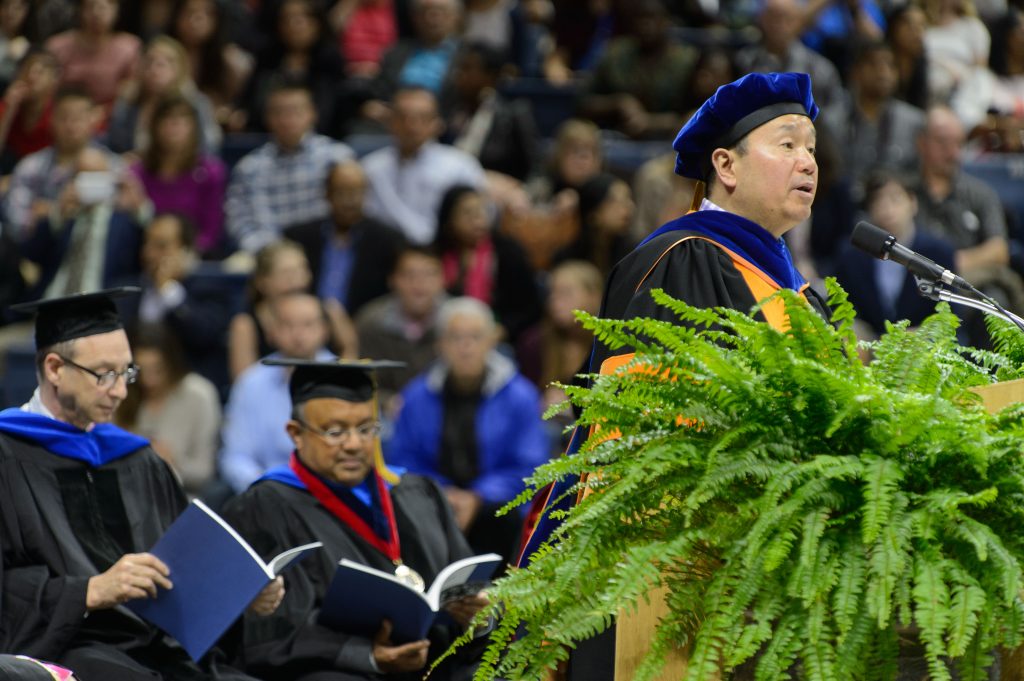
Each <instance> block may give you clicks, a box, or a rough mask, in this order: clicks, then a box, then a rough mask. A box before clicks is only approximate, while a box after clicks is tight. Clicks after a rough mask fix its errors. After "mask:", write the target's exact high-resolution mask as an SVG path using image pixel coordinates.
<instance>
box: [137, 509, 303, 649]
mask: <svg viewBox="0 0 1024 681" xmlns="http://www.w3.org/2000/svg"><path fill="white" fill-rule="evenodd" d="M321 546H323V544H321V543H320V542H313V543H312V544H304V545H303V546H297V547H295V548H293V549H289V550H288V551H285V552H284V553H281V554H279V555H278V556H275V557H274V558H273V559H272V560H271V561H270V562H269V563H267V562H264V561H263V559H262V558H260V556H259V555H258V554H257V553H256V552H255V551H254V550H253V548H252V547H251V546H249V544H248V543H247V542H246V541H245V540H244V539H242V536H241V535H239V534H238V532H236V531H235V529H234V528H233V527H231V526H230V525H228V523H227V521H225V520H224V519H223V518H221V517H220V516H219V515H217V514H216V513H214V512H213V511H212V510H211V509H210V508H209V507H208V506H206V504H204V503H203V502H201V501H199V500H198V499H197V500H194V501H192V503H191V504H189V506H188V508H186V509H185V511H184V512H183V513H182V514H181V515H180V516H178V518H177V520H175V521H174V523H173V524H172V525H171V526H170V527H169V528H167V532H165V533H164V536H163V537H161V538H160V541H158V542H157V543H156V545H155V546H154V547H153V548H152V549H150V553H152V554H153V555H154V556H156V557H157V558H159V559H160V560H162V561H163V562H164V563H165V564H166V565H167V567H168V568H170V571H171V575H170V579H171V583H172V584H173V585H174V588H173V589H170V590H167V589H160V590H159V591H158V593H157V597H156V598H141V599H138V600H134V601H129V602H128V603H126V604H125V605H126V606H127V607H128V609H129V610H131V611H132V612H134V613H135V614H137V615H139V616H140V617H142V618H143V619H145V620H147V621H149V622H151V623H152V624H155V625H156V626H158V627H160V628H161V629H163V630H164V631H165V632H167V633H168V634H170V635H171V636H173V637H174V638H176V639H177V640H178V642H179V643H180V644H181V646H182V647H183V648H184V649H185V650H186V651H187V652H188V654H189V655H190V656H191V657H192V659H193V660H198V659H199V658H201V657H202V656H203V655H205V654H206V651H208V650H209V649H210V648H212V647H213V645H214V644H215V643H216V642H217V639H219V638H220V637H221V636H222V635H223V634H224V632H225V631H227V628H228V627H230V626H231V624H232V623H233V622H234V621H235V620H236V619H237V618H238V616H239V615H241V614H242V613H243V612H244V611H245V609H246V608H247V607H248V606H249V603H251V602H252V600H253V599H254V598H256V596H257V595H258V594H259V592H260V591H261V590H262V589H263V587H265V586H267V585H268V584H269V583H270V582H271V581H272V580H273V579H274V578H275V577H276V576H277V575H279V574H280V573H281V571H282V570H284V569H285V568H286V567H288V566H289V565H291V564H292V563H294V562H295V561H297V560H299V559H300V558H302V557H303V556H305V555H306V553H308V552H309V551H312V550H313V549H317V548H320V547H321Z"/></svg>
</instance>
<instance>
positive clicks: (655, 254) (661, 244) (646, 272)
mask: <svg viewBox="0 0 1024 681" xmlns="http://www.w3.org/2000/svg"><path fill="white" fill-rule="evenodd" d="M817 115H818V107H817V105H816V104H815V103H814V97H813V95H812V94H811V79H810V76H808V75H807V74H804V73H752V74H748V75H746V76H743V77H742V78H740V79H738V80H736V81H734V82H732V83H729V84H728V85H723V86H722V87H720V88H719V89H718V91H717V92H716V93H715V94H714V95H712V96H711V97H710V98H709V99H708V100H707V101H706V102H704V104H703V105H701V107H700V108H699V109H698V110H697V112H696V113H695V114H694V115H693V117H691V118H690V120H689V121H688V122H687V123H686V124H685V125H684V126H683V128H682V130H680V131H679V134H678V135H677V136H676V139H675V142H673V144H672V148H673V149H675V151H676V152H677V154H678V156H677V160H676V173H678V174H679V175H682V176H684V177H690V178H693V179H696V180H698V181H699V182H698V185H697V191H696V193H695V195H694V199H693V203H692V205H691V210H690V212H689V213H687V214H686V215H683V216H682V217H680V218H677V219H676V220H673V221H672V222H669V223H668V224H666V225H664V226H662V227H661V228H660V229H658V230H657V231H655V232H654V233H653V234H651V235H650V236H649V237H647V239H645V240H644V241H643V242H642V243H641V244H640V245H639V246H637V248H636V249H635V250H634V251H633V252H632V253H630V254H629V255H628V256H626V257H625V258H623V259H622V260H621V261H620V262H619V263H618V264H617V265H616V266H615V267H614V268H613V269H612V272H611V274H610V275H609V277H608V282H607V284H606V286H605V294H604V300H603V301H602V304H601V313H600V316H601V317H602V318H610V319H631V318H634V317H652V318H656V319H664V320H668V321H675V320H676V318H675V316H674V315H673V314H672V313H671V312H670V311H668V310H666V309H664V308H662V307H659V306H658V305H656V304H655V303H654V301H653V300H652V298H651V296H650V291H651V290H652V289H656V288H661V289H664V290H665V292H666V293H668V294H669V295H671V296H673V297H675V298H678V299H680V300H682V301H684V302H686V303H689V304H690V305H694V306H697V307H728V308H733V309H736V310H740V311H743V312H747V311H749V310H750V309H751V308H752V307H753V306H754V305H755V304H756V303H757V302H758V301H761V300H764V299H765V298H768V297H769V296H771V295H772V294H773V293H776V292H777V291H779V290H781V289H783V288H789V289H792V290H795V291H798V292H799V293H800V294H801V295H802V296H803V297H804V298H805V299H806V300H807V302H808V303H809V304H810V305H811V306H812V307H814V309H816V310H817V311H818V312H819V313H820V314H821V315H822V316H825V317H827V316H828V313H827V309H828V308H827V304H826V303H825V301H824V299H823V298H822V297H821V296H820V295H819V294H818V293H816V292H815V291H813V290H811V288H810V286H809V285H808V284H807V282H806V281H805V280H804V278H803V277H802V276H801V275H800V273H799V272H798V271H797V270H796V268H795V267H794V265H793V260H792V258H791V256H790V254H789V250H788V249H787V248H786V244H785V242H784V241H783V239H782V236H783V235H784V234H785V233H786V232H788V231H789V230H791V229H793V228H794V227H795V226H796V225H797V224H799V223H800V222H803V221H804V220H806V219H807V218H808V217H810V214H811V204H812V202H813V201H814V194H815V191H816V190H817V185H818V165H817V163H816V161H815V159H814V152H815V140H816V137H817V135H816V132H815V129H814V119H815V118H816V117H817ZM758 316H759V317H760V318H761V319H763V320H764V321H766V322H767V323H769V324H771V325H772V326H774V327H775V328H780V329H781V328H783V327H784V325H785V323H786V317H785V308H784V304H783V301H782V300H779V299H776V300H773V301H772V302H770V303H769V304H767V305H765V306H763V307H762V308H761V310H760V312H759V313H758ZM631 357H632V353H629V352H625V353H624V352H623V351H622V350H619V351H618V352H617V354H612V352H611V351H610V350H609V349H608V348H607V347H605V346H603V345H601V344H600V343H596V344H595V347H594V353H593V356H592V358H591V363H590V371H591V372H600V373H611V372H612V371H614V370H615V369H616V368H617V367H619V366H622V365H623V364H625V363H626V362H628V361H629V360H630V358H631ZM580 440H582V438H581V437H574V438H573V443H574V444H576V443H577V442H579V441H580ZM572 482H573V481H566V482H565V483H564V484H565V486H564V487H561V486H560V487H557V488H555V489H553V490H552V491H550V492H549V493H548V494H547V495H546V496H547V498H548V499H551V500H554V499H558V498H559V497H561V496H562V493H564V491H565V490H566V489H567V488H568V486H569V485H570V484H571V483H572ZM551 529H553V521H552V520H551V519H550V518H549V517H548V516H547V514H545V516H544V517H543V518H542V519H541V521H540V522H539V524H538V526H537V527H536V528H535V530H534V532H533V534H532V535H531V536H530V538H529V540H528V541H527V544H526V548H525V550H524V551H523V553H522V557H521V559H520V562H521V563H523V562H526V561H528V559H529V556H530V555H531V554H532V553H533V552H534V551H535V550H536V549H537V548H538V547H539V545H540V543H541V542H542V541H543V539H544V538H546V537H547V536H548V535H549V534H550V531H551ZM613 632H614V629H613V630H611V631H609V632H606V633H604V634H601V635H600V636H598V637H597V638H595V639H591V640H589V641H584V642H583V643H582V644H581V645H580V647H579V648H578V650H577V651H576V652H575V653H574V654H573V655H572V657H571V660H570V665H569V669H568V672H567V678H568V680H569V681H583V680H586V681H610V680H611V679H612V678H613V674H614V666H615V660H614V651H615V642H614V640H613V636H614V633H613Z"/></svg>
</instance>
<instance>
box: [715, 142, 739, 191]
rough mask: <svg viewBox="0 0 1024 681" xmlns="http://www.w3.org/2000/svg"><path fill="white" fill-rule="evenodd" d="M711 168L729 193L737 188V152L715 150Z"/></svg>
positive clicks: (720, 148) (721, 149)
mask: <svg viewBox="0 0 1024 681" xmlns="http://www.w3.org/2000/svg"><path fill="white" fill-rule="evenodd" d="M711 167H712V168H714V171H715V174H716V175H717V179H718V182H720V183H721V185H722V186H723V187H725V188H726V189H728V190H729V191H732V190H733V189H735V188H736V152H734V151H732V150H730V149H723V148H722V147H719V148H718V149H715V150H714V151H713V152H711Z"/></svg>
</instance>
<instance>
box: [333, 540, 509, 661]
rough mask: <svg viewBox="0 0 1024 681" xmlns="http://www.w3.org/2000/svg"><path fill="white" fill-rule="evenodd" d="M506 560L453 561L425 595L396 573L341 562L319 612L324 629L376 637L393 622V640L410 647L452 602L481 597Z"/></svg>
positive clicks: (496, 557)
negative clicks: (496, 571) (385, 622)
mask: <svg viewBox="0 0 1024 681" xmlns="http://www.w3.org/2000/svg"><path fill="white" fill-rule="evenodd" d="M501 562H502V558H501V556H499V555H498V554H496V553H487V554H484V555H480V556H472V557H470V558H463V559H462V560H458V561H455V562H454V563H452V564H451V565H449V566H448V567H446V568H445V569H444V570H441V572H440V573H439V574H438V575H437V578H436V579H435V580H434V583H433V584H431V585H430V588H429V589H427V591H426V592H425V593H423V592H420V591H419V590H417V589H415V588H414V587H412V586H410V585H409V584H407V583H405V582H403V581H402V580H400V579H399V578H398V577H396V576H395V575H394V574H393V573H389V572H384V571H382V570H375V569H374V568H370V567H366V566H365V565H360V564H359V563H354V562H352V561H350V560H347V559H343V560H342V561H341V563H339V564H338V569H337V571H336V572H335V573H334V579H332V580H331V585H330V587H329V588H328V589H327V595H326V596H325V597H324V602H323V605H322V606H321V608H320V619H319V621H320V624H323V625H324V626H327V627H331V628H332V629H337V630H338V631H344V632H346V633H351V634H359V635H362V636H367V637H372V636H373V635H374V634H376V633H377V630H378V629H380V624H381V621H382V620H385V619H388V620H391V624H392V626H393V629H392V633H391V639H392V640H393V641H394V642H395V643H407V642H409V641H417V640H419V639H422V638H425V637H426V635H427V632H428V631H429V630H430V627H431V625H433V623H434V620H435V619H436V618H437V616H438V613H439V612H441V611H442V610H443V609H444V606H446V605H447V604H448V603H450V602H452V601H454V600H458V599H460V598H462V597H463V596H469V595H472V594H476V593H479V592H480V591H481V590H483V589H484V588H485V587H486V586H487V584H488V583H489V582H490V579H491V575H493V574H494V571H495V570H496V569H497V568H498V566H499V565H501Z"/></svg>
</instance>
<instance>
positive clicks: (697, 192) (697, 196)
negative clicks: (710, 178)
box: [687, 180, 707, 213]
mask: <svg viewBox="0 0 1024 681" xmlns="http://www.w3.org/2000/svg"><path fill="white" fill-rule="evenodd" d="M706 186H707V185H705V184H704V181H703V180H697V183H696V184H695V185H694V186H693V198H692V199H690V210H689V211H687V212H689V213H696V212H697V211H699V210H700V204H701V203H703V201H704V191H705V188H706Z"/></svg>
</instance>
